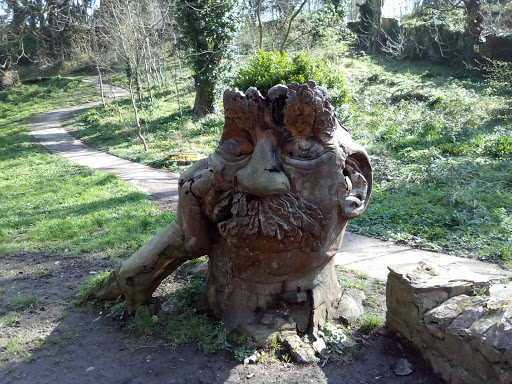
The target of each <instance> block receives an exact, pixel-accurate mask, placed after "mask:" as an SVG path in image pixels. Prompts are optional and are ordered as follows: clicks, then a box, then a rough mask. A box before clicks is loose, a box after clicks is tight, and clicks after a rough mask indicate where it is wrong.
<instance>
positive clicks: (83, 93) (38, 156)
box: [0, 79, 172, 256]
mask: <svg viewBox="0 0 512 384" xmlns="http://www.w3.org/2000/svg"><path fill="white" fill-rule="evenodd" d="M96 93H97V90H96V89H94V88H93V87H90V86H87V85H85V84H82V83H80V82H76V81H68V80H64V79H53V80H50V81H44V82H40V83H38V84H36V85H26V86H22V87H17V88H15V89H14V90H13V92H12V93H10V92H8V91H3V92H0V101H1V102H0V127H1V130H0V211H1V212H2V215H1V216H0V256H1V255H7V254H14V253H19V252H26V251H29V252H35V251H40V252H53V253H55V252H58V253H61V254H64V255H68V256H76V255H79V254H98V255H101V256H125V255H128V254H131V253H132V252H133V251H134V250H136V249H137V248H138V247H140V246H141V245H142V244H144V243H145V242H146V241H147V240H148V239H149V238H150V237H151V236H152V235H153V234H155V233H156V232H158V230H160V229H161V228H162V227H164V226H165V225H166V224H168V223H169V222H170V221H171V220H172V215H170V214H166V213H162V212H161V211H160V210H159V209H158V208H156V207H155V206H153V205H151V204H150V203H149V202H148V199H147V197H146V196H145V195H144V194H142V193H139V192H137V191H136V190H135V189H134V188H132V187H131V186H129V185H128V184H127V183H126V182H123V181H119V180H117V179H116V178H115V177H114V176H112V175H109V174H105V173H102V172H96V171H92V170H90V169H89V168H85V167H82V166H78V165H74V164H73V163H71V162H69V161H67V160H64V159H62V158H60V157H58V156H55V155H50V154H49V153H48V152H47V151H45V150H44V149H42V148H41V146H40V145H39V144H37V143H34V142H33V141H32V140H31V138H30V137H29V136H28V133H27V126H26V124H27V120H28V118H29V117H30V116H32V115H33V114H35V113H38V112H42V111H45V110H49V109H52V108H59V107H64V106H67V105H73V104H77V103H80V102H83V101H86V100H90V99H92V98H96V96H95V95H96Z"/></svg>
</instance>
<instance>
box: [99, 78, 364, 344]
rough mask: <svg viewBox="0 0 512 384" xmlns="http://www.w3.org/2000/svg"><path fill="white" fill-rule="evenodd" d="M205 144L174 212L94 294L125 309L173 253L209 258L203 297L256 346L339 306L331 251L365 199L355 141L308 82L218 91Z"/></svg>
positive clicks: (310, 326) (160, 275) (147, 294)
mask: <svg viewBox="0 0 512 384" xmlns="http://www.w3.org/2000/svg"><path fill="white" fill-rule="evenodd" d="M224 109H225V125H224V130H223V134H222V138H221V140H220V143H219V145H218V147H217V149H216V150H215V152H214V153H213V154H211V155H210V156H209V157H208V158H207V159H203V160H201V161H199V162H197V163H196V164H194V165H193V166H192V167H191V168H189V169H188V170H187V171H186V172H185V173H184V174H183V175H182V177H181V179H180V183H179V203H178V209H177V213H176V219H175V221H174V222H173V223H171V224H170V225H169V226H168V227H167V228H165V229H164V230H162V231H161V232H160V233H159V234H158V235H156V236H155V237H154V238H153V239H152V240H150V241H149V242H148V243H147V244H146V245H144V246H143V247H142V248H141V249H140V250H139V251H137V252H136V253H135V254H134V255H133V256H132V257H131V258H130V259H128V260H127V261H125V262H124V263H123V264H122V265H121V266H119V267H118V268H117V269H116V270H115V271H113V272H112V273H111V274H110V275H109V276H108V277H107V278H106V279H105V280H104V281H103V283H102V284H101V286H100V287H98V289H97V290H96V291H95V293H94V296H95V297H98V298H102V299H112V298H117V297H119V296H121V297H122V298H124V300H125V304H126V308H127V310H128V311H129V312H130V313H132V314H134V313H136V312H137V310H138V308H139V307H141V306H144V305H146V304H147V303H148V302H150V300H151V295H152V293H153V291H154V290H155V289H156V287H157V286H158V285H159V284H160V282H161V281H162V280H163V279H164V278H165V277H166V276H168V275H169V274H170V273H172V272H173V271H174V270H175V269H176V268H178V267H179V266H180V265H181V264H182V263H183V262H185V261H186V260H189V259H193V258H197V257H200V256H202V255H208V256H209V260H210V262H209V269H208V275H207V283H206V297H207V302H208V305H209V308H210V310H211V312H212V314H213V315H214V316H215V317H216V318H218V319H222V320H223V322H224V324H225V326H226V328H227V330H228V331H231V332H233V333H235V334H241V335H247V336H251V337H252V338H254V340H256V342H257V343H258V344H260V345H262V344H263V343H264V342H265V340H267V339H268V338H269V336H270V335H274V334H275V333H276V332H281V334H288V335H295V337H296V335H297V334H303V333H313V334H315V333H316V330H317V328H318V326H319V325H320V324H322V323H323V322H325V321H326V320H327V319H328V318H329V317H332V316H337V315H339V313H338V303H339V300H340V294H341V291H340V288H339V286H338V283H337V280H336V274H335V269H334V259H333V258H334V255H335V254H336V252H337V251H338V249H339V246H340V244H341V241H342V238H343V234H344V231H345V227H346V225H347V222H348V220H349V219H352V218H355V217H358V216H359V215H361V214H362V213H363V212H364V210H365V208H366V206H367V204H368V200H369V197H370V192H371V188H372V170H371V166H370V162H369V159H368V156H367V154H366V152H365V150H364V149H363V148H362V147H360V146H359V145H358V144H356V143H355V142H353V141H352V139H351V137H350V135H349V133H348V132H347V130H346V129H345V128H344V127H343V126H342V125H341V124H340V123H339V122H338V120H337V119H336V116H335V114H334V110H333V108H332V106H331V104H330V103H329V100H328V97H327V94H326V91H325V89H324V88H322V87H319V86H317V85H316V84H315V83H314V82H308V83H305V84H302V85H299V84H297V83H292V84H289V85H288V86H285V85H276V86H274V87H273V88H271V89H270V90H269V92H268V94H267V95H266V97H263V96H262V95H261V94H260V93H259V92H258V91H257V90H256V89H255V88H252V87H251V88H249V89H248V90H247V91H246V92H245V93H244V92H240V91H238V90H237V89H234V90H227V91H226V92H225V93H224Z"/></svg>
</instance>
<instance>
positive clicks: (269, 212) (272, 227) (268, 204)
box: [213, 191, 325, 252]
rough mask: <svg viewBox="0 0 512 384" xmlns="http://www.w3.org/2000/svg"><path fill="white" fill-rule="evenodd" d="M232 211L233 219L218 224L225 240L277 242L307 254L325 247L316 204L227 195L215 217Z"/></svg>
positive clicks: (291, 198) (284, 198)
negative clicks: (269, 239)
mask: <svg viewBox="0 0 512 384" xmlns="http://www.w3.org/2000/svg"><path fill="white" fill-rule="evenodd" d="M229 207H231V214H232V216H231V217H230V218H229V219H227V220H224V221H220V222H217V227H218V228H219V231H220V233H221V235H222V236H224V238H226V239H230V238H231V239H232V238H241V239H255V238H257V237H258V236H264V237H270V238H277V239H278V240H280V241H281V242H282V243H283V244H284V245H286V246H288V245H291V244H293V243H300V244H301V247H302V249H303V250H304V251H306V252H309V251H314V250H317V249H319V248H320V246H321V244H322V230H323V228H324V227H325V222H324V220H323V216H322V213H321V212H320V210H319V209H318V208H317V207H316V206H314V205H313V204H310V203H307V202H305V201H303V200H301V199H299V198H298V197H296V196H295V195H293V194H291V193H288V194H286V195H284V196H271V197H265V198H260V197H258V196H254V195H248V194H245V193H240V192H233V191H228V192H226V193H224V195H222V196H221V197H220V199H219V200H218V201H217V203H216V205H215V208H214V210H213V212H214V216H215V217H219V216H224V215H223V214H222V213H223V212H225V214H228V208H229ZM224 217H225V216H224Z"/></svg>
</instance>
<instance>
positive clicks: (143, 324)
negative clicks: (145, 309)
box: [126, 314, 155, 335]
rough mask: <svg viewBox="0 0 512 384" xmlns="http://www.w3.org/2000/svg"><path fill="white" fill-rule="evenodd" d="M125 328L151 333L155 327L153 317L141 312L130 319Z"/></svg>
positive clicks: (145, 333)
mask: <svg viewBox="0 0 512 384" xmlns="http://www.w3.org/2000/svg"><path fill="white" fill-rule="evenodd" d="M126 328H127V329H128V330H130V331H133V332H137V333H142V334H144V335H151V334H152V333H153V329H154V328H155V323H154V322H153V317H152V316H151V315H149V314H143V315H139V316H135V317H134V318H133V319H131V320H130V321H129V322H128V324H127V326H126Z"/></svg>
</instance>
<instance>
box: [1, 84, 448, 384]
mask: <svg viewBox="0 0 512 384" xmlns="http://www.w3.org/2000/svg"><path fill="white" fill-rule="evenodd" d="M121 95H122V93H119V96H118V97H120V96H121ZM97 104H98V103H88V104H84V105H80V106H76V107H73V108H66V109H61V110H58V111H52V112H48V113H45V114H40V115H37V116H35V117H34V118H33V119H32V120H31V121H30V125H29V129H30V132H31V134H32V135H33V137H34V138H35V139H36V140H38V141H40V142H41V144H42V145H44V146H45V147H46V148H48V149H49V150H50V151H52V152H54V153H56V154H58V155H61V156H63V157H66V158H68V159H70V160H72V161H75V162H77V163H79V164H82V165H86V166H89V167H91V168H94V169H98V170H103V171H106V172H109V173H114V174H116V175H117V176H119V177H120V178H122V179H124V180H127V181H129V182H130V183H132V184H133V185H134V186H135V187H137V188H139V189H140V190H142V191H143V192H145V193H147V194H149V195H151V196H152V197H153V199H154V202H155V203H156V204H158V205H159V206H161V207H162V208H164V209H167V210H169V209H172V208H173V207H174V205H175V202H176V189H177V187H176V182H177V177H178V176H177V175H174V174H169V173H167V172H165V171H160V170H155V169H150V168H149V167H145V166H142V165H140V164H136V163H135V164H134V163H131V162H129V161H125V160H121V159H118V158H115V157H114V156H110V155H106V154H104V153H101V152H99V151H95V150H93V149H91V148H88V147H86V146H85V145H83V144H82V143H80V142H79V141H78V140H76V139H74V138H73V137H71V136H70V135H68V134H67V133H66V132H65V131H64V130H63V129H62V127H61V124H60V123H61V122H62V121H63V120H64V119H65V118H67V117H68V116H70V114H72V113H75V112H79V111H81V110H84V109H86V108H90V107H91V106H93V105H97ZM370 240H371V239H368V238H365V237H362V236H358V235H352V234H348V236H347V247H346V250H345V251H343V252H341V253H340V259H341V260H343V259H346V258H348V257H349V255H351V256H350V257H352V258H357V255H358V254H362V253H361V250H360V248H361V242H363V243H364V242H365V241H370ZM371 241H373V240H371ZM375 244H377V243H372V245H371V247H370V249H372V251H373V252H377V253H376V254H378V253H379V249H380V250H381V253H382V254H390V253H391V254H394V255H400V254H401V253H400V252H402V250H398V251H397V249H395V248H391V249H390V248H389V247H388V246H389V244H387V243H383V242H382V244H381V246H377V245H375ZM350 249H352V250H353V251H354V250H355V253H354V252H352V253H351V252H350ZM358 249H359V251H358ZM374 255H375V254H374ZM370 256H371V255H370ZM366 261H368V260H366ZM404 261H405V260H404ZM355 262H356V261H353V263H355ZM371 263H373V264H379V261H378V259H377V260H375V258H373V259H372V261H371ZM350 265H351V267H353V266H354V265H355V264H350ZM112 267H113V263H112V262H111V261H108V260H102V259H94V258H83V259H78V260H77V259H68V258H64V257H60V256H58V255H46V254H20V255H16V256H10V257H6V258H4V259H2V263H1V264H0V292H2V294H0V316H3V315H5V314H6V313H7V312H8V311H12V310H14V309H15V308H14V307H13V304H12V300H11V299H12V297H14V296H16V295H18V296H23V297H29V296H33V297H35V298H36V301H35V302H34V303H32V304H31V305H30V306H28V307H26V308H24V309H20V310H19V311H18V312H19V318H18V319H17V320H15V321H13V322H11V323H10V324H2V326H0V344H1V345H5V343H6V341H7V340H8V339H11V340H12V339H17V338H19V339H18V343H19V346H20V351H19V353H18V356H17V357H16V358H14V359H11V360H10V361H7V362H1V363H0V383H2V384H3V383H5V384H7V383H9V384H10V383H13V384H14V383H144V384H152V383H155V384H156V383H245V382H252V383H272V382H274V383H347V384H365V383H386V384H395V383H397V384H402V383H404V384H405V383H407V384H412V383H414V384H417V383H424V384H434V383H440V382H441V381H440V380H438V379H437V378H435V377H434V376H433V375H432V373H431V372H430V371H429V370H428V369H427V368H426V367H425V365H424V364H423V362H422V360H421V359H420V358H419V357H418V356H417V355H416V354H415V353H413V352H411V351H409V350H408V349H407V347H406V346H405V345H403V344H402V343H401V342H400V341H398V340H396V339H394V338H392V337H390V336H388V335H386V334H385V332H381V333H375V334H374V335H372V336H369V337H362V338H361V339H360V343H359V346H360V352H359V353H358V354H356V355H355V357H354V360H353V361H352V362H348V363H345V364H343V365H337V364H334V363H331V362H327V364H325V365H323V366H320V365H309V366H298V365H293V364H286V363H283V362H273V363H271V362H266V363H259V364H256V365H245V366H244V365H243V364H238V363H236V362H235V361H234V359H233V357H232V352H228V351H226V352H218V353H215V354H212V355H204V354H203V353H201V352H200V351H199V350H197V348H196V346H194V345H189V346H186V347H181V348H178V349H177V350H171V349H168V348H166V347H165V346H158V347H152V346H149V345H146V344H145V341H143V340H140V339H133V338H132V337H130V335H129V334H128V333H127V332H126V331H123V329H122V326H123V325H122V324H121V323H119V322H113V321H112V320H110V319H109V318H106V317H105V316H103V315H99V314H98V313H90V312H87V311H86V310H84V309H77V308H72V307H70V306H69V303H70V302H71V301H72V300H73V298H74V295H75V289H76V286H77V285H78V284H79V283H80V282H81V281H83V279H84V278H85V277H87V276H89V275H90V274H93V273H95V272H97V271H99V270H102V269H109V268H112ZM385 269H386V267H385V264H384V265H381V266H380V267H379V268H378V273H379V276H380V274H381V273H382V271H383V270H385ZM381 288H382V286H381ZM367 294H368V295H370V294H372V292H367ZM376 295H380V296H379V300H380V303H381V305H380V306H379V308H378V309H377V310H378V311H380V312H379V313H380V314H381V315H383V311H384V310H385V306H384V305H383V304H382V303H383V295H384V294H383V290H382V289H381V290H380V291H379V292H377V293H376ZM399 358H407V359H408V360H409V361H410V362H411V363H412V364H413V366H414V367H415V370H414V372H413V373H412V374H410V375H408V376H397V375H396V374H395V373H393V371H392V368H391V365H392V364H393V363H395V362H396V361H397V360H398V359H399Z"/></svg>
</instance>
